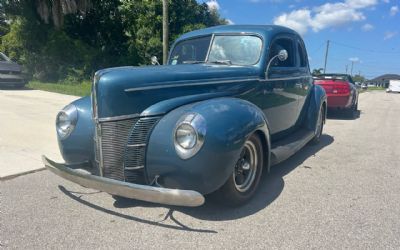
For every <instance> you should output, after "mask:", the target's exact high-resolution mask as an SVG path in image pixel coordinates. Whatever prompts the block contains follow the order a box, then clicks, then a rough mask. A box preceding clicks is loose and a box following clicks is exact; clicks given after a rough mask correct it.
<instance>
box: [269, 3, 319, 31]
mask: <svg viewBox="0 0 400 250" xmlns="http://www.w3.org/2000/svg"><path fill="white" fill-rule="evenodd" d="M311 21H312V20H311V11H310V10H308V9H300V10H294V11H292V12H290V13H288V14H287V13H284V14H282V15H280V16H278V17H276V18H275V19H274V24H276V25H282V26H287V27H289V28H292V29H294V30H296V31H297V32H299V33H300V34H305V33H306V32H307V29H308V27H309V26H310V23H311Z"/></svg>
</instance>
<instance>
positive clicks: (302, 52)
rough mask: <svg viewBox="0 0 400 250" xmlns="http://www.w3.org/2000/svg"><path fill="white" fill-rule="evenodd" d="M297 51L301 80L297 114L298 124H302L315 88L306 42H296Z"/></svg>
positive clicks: (299, 80) (297, 90) (299, 40)
mask: <svg viewBox="0 0 400 250" xmlns="http://www.w3.org/2000/svg"><path fill="white" fill-rule="evenodd" d="M296 43H297V44H296V51H297V56H296V57H297V67H298V73H299V78H298V79H297V81H298V82H297V84H296V93H297V95H298V114H297V117H298V118H297V124H301V123H302V121H303V119H304V117H305V115H304V114H305V113H306V108H307V105H306V103H307V100H308V97H309V95H310V94H311V90H312V87H313V79H312V75H311V73H310V67H309V63H308V56H307V52H306V49H305V46H304V42H303V41H302V40H301V39H299V38H298V39H297V42H296Z"/></svg>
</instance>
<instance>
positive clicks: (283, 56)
mask: <svg viewBox="0 0 400 250" xmlns="http://www.w3.org/2000/svg"><path fill="white" fill-rule="evenodd" d="M287 58H288V53H287V51H286V50H285V49H283V50H281V51H279V53H278V59H279V60H280V61H281V62H283V61H286V59H287Z"/></svg>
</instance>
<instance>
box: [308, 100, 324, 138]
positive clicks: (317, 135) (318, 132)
mask: <svg viewBox="0 0 400 250" xmlns="http://www.w3.org/2000/svg"><path fill="white" fill-rule="evenodd" d="M324 116H325V108H324V107H323V106H322V105H321V108H320V109H319V113H318V118H317V124H316V126H315V136H314V138H312V139H311V141H310V144H312V145H316V144H318V143H319V142H320V140H321V135H322V130H323V128H324Z"/></svg>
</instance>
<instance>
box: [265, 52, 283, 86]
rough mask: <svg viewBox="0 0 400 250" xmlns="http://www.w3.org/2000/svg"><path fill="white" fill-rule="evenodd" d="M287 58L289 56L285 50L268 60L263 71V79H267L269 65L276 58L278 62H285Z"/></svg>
mask: <svg viewBox="0 0 400 250" xmlns="http://www.w3.org/2000/svg"><path fill="white" fill-rule="evenodd" d="M288 56H289V55H288V52H287V51H286V50H285V49H282V50H280V51H279V53H278V54H277V55H275V56H273V57H272V58H271V59H270V60H269V62H268V64H267V69H266V70H265V79H268V72H269V68H270V67H271V63H272V62H273V61H274V60H275V59H276V58H278V59H279V61H281V62H283V61H286V60H287V59H288Z"/></svg>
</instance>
